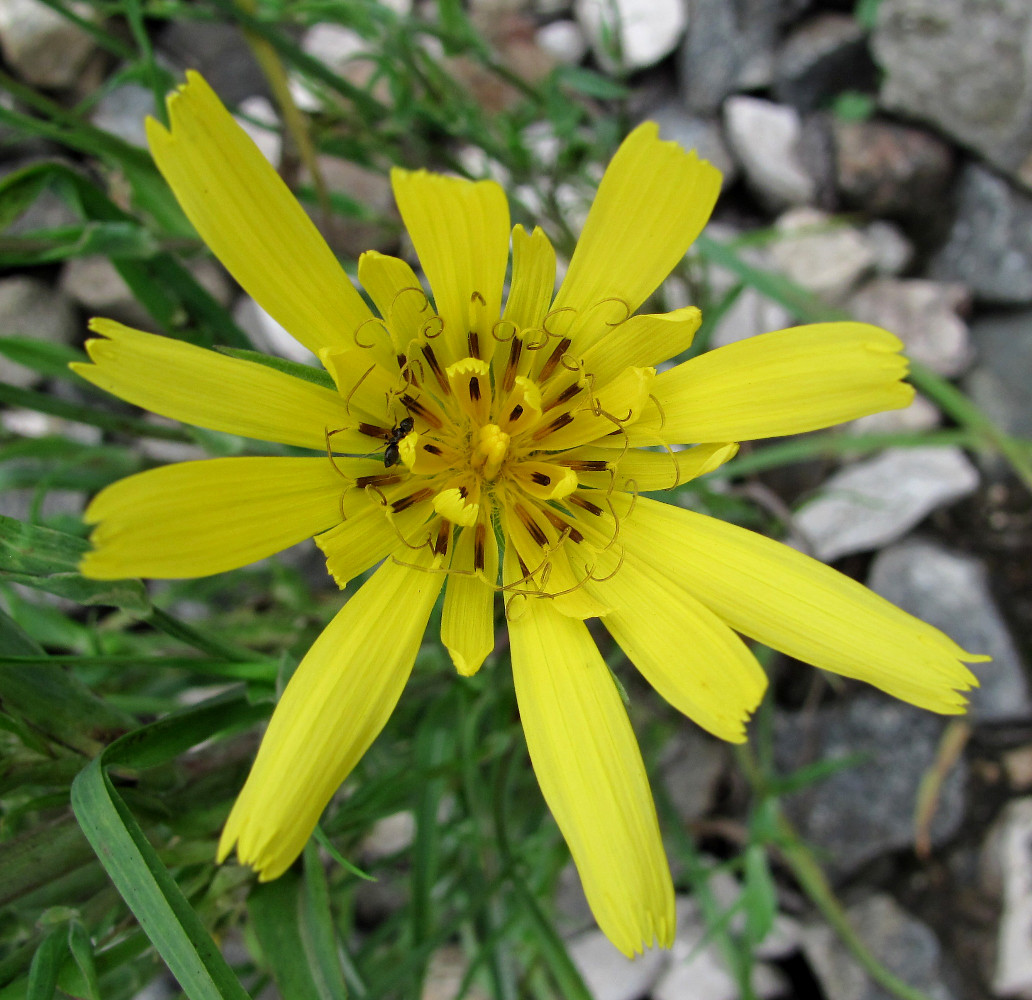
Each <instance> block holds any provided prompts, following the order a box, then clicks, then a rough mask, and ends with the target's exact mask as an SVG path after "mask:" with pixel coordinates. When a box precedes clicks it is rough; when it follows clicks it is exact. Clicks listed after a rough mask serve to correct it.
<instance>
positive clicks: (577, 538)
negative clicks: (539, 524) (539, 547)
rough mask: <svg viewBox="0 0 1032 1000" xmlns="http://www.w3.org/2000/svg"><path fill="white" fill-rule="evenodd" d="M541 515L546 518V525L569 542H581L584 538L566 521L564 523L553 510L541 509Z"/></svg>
mask: <svg viewBox="0 0 1032 1000" xmlns="http://www.w3.org/2000/svg"><path fill="white" fill-rule="evenodd" d="M541 513H542V514H544V515H545V517H546V518H548V523H549V524H551V525H552V527H553V528H555V530H556V531H558V532H559V533H560V534H563V535H565V536H566V537H567V538H569V539H570V541H571V542H583V541H584V536H583V535H582V534H581V533H580V532H579V531H578V530H577V529H576V528H575V527H574V526H573V525H572V524H570V523H569V522H568V521H564V520H563V519H562V518H561V517H560V516H559V515H558V514H557V513H556V512H555V511H554V510H552V509H551V508H550V507H542V508H541Z"/></svg>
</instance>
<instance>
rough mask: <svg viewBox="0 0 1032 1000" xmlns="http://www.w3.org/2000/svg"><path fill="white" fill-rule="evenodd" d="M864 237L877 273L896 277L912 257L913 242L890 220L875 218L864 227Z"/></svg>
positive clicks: (907, 265)
mask: <svg viewBox="0 0 1032 1000" xmlns="http://www.w3.org/2000/svg"><path fill="white" fill-rule="evenodd" d="M864 239H865V240H866V242H867V245H868V246H869V247H870V248H871V253H872V254H874V269H875V271H877V272H878V274H884V275H886V276H888V277H896V276H897V275H900V274H902V273H903V272H904V271H905V270H906V269H907V268H908V267H909V266H910V262H911V261H912V260H913V259H914V244H913V243H911V242H910V240H908V239H907V238H906V236H904V235H903V232H902V230H900V228H899V227H898V226H894V225H893V224H892V223H891V222H885V221H884V220H882V219H875V220H874V222H872V223H870V224H869V225H868V226H866V227H865V228H864Z"/></svg>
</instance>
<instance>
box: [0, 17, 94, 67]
mask: <svg viewBox="0 0 1032 1000" xmlns="http://www.w3.org/2000/svg"><path fill="white" fill-rule="evenodd" d="M71 9H72V10H73V11H74V12H75V13H76V14H79V15H81V16H82V17H92V16H93V15H94V12H93V11H92V10H91V8H90V6H89V4H83V3H76V4H72V6H71ZM95 47H96V43H95V42H94V41H93V38H92V37H91V36H90V34H89V33H88V32H86V31H83V29H82V28H80V27H79V26H78V25H77V24H74V23H73V22H72V21H70V20H68V18H66V17H62V16H61V15H60V14H59V13H58V12H57V11H56V10H54V9H53V8H52V7H48V6H47V5H46V4H44V3H42V2H41V0H3V2H2V3H0V49H2V50H3V54H4V58H5V59H6V60H7V62H8V64H9V65H10V67H11V68H12V69H13V70H14V71H15V72H16V73H17V74H18V76H20V77H21V78H22V79H23V80H25V81H26V82H28V83H31V84H33V85H35V86H37V87H70V86H71V85H72V84H74V83H75V82H76V80H77V79H78V78H79V72H80V70H81V69H82V67H83V64H84V63H85V62H86V60H87V59H88V58H89V56H90V54H91V53H92V52H93V51H94V49H95Z"/></svg>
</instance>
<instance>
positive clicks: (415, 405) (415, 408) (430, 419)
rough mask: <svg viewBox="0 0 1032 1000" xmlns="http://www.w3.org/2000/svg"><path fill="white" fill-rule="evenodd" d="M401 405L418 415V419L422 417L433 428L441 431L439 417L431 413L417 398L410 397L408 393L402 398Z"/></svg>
mask: <svg viewBox="0 0 1032 1000" xmlns="http://www.w3.org/2000/svg"><path fill="white" fill-rule="evenodd" d="M401 405H402V406H404V407H405V409H406V410H408V411H409V412H410V413H414V414H416V416H417V417H422V418H423V419H424V420H425V421H426V422H427V423H428V424H429V425H430V426H431V427H434V428H436V429H437V430H440V429H441V421H440V419H439V418H438V417H437V415H436V414H434V413H431V412H430V411H429V410H428V409H427V408H426V407H425V406H424V405H423V404H422V403H421V402H420V401H419V400H418V399H416V397H415V396H410V395H409V394H408V393H406V394H405V395H404V396H402V397H401Z"/></svg>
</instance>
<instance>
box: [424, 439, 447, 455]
mask: <svg viewBox="0 0 1032 1000" xmlns="http://www.w3.org/2000/svg"><path fill="white" fill-rule="evenodd" d="M423 451H425V452H426V453H427V454H429V455H443V454H444V452H442V451H441V449H440V448H438V447H437V445H435V444H431V443H430V442H429V441H427V442H426V444H424V445H423Z"/></svg>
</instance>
